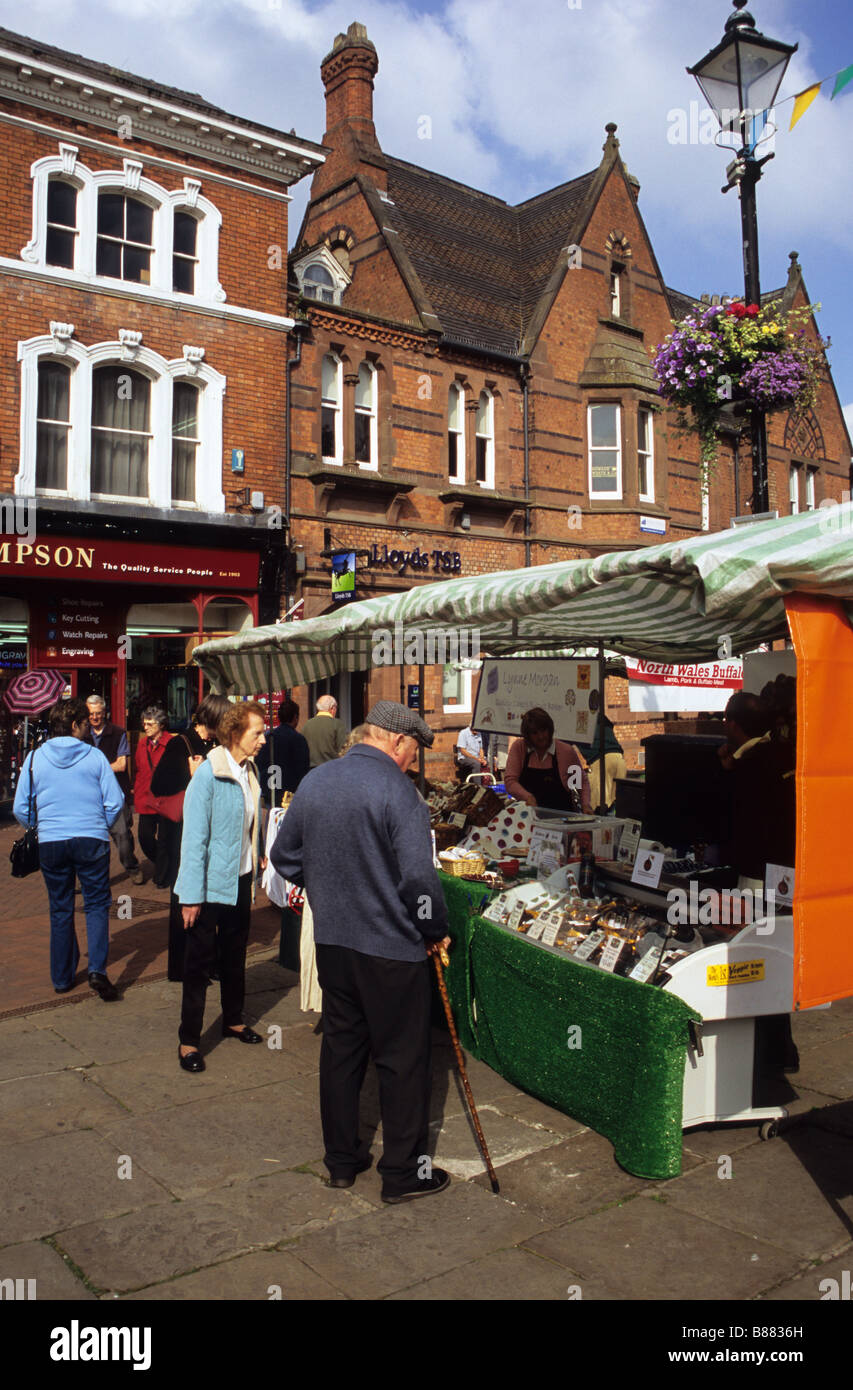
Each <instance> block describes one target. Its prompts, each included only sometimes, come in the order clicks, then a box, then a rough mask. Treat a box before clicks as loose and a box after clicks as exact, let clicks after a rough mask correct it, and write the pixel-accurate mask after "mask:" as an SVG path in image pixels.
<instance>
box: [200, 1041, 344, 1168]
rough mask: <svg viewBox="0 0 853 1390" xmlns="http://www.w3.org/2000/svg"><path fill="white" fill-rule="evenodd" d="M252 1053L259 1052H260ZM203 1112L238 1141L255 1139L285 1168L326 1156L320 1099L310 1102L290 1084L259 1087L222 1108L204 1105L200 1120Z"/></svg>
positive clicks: (214, 1104)
mask: <svg viewBox="0 0 853 1390" xmlns="http://www.w3.org/2000/svg"><path fill="white" fill-rule="evenodd" d="M249 1050H250V1049H248V1048H247V1049H246V1051H249ZM251 1050H252V1051H258V1052H259V1051H260V1048H256V1049H251ZM202 1112H205V1113H209V1114H210V1115H212V1116H217V1117H218V1122H219V1123H220V1124H221V1125H222V1127H223V1128H224V1129H228V1130H230V1131H231V1132H232V1133H233V1134H234V1135H235V1136H236V1137H237V1138H238V1139H245V1138H248V1137H250V1136H251V1138H252V1141H253V1142H257V1143H258V1144H259V1145H261V1146H262V1147H263V1152H264V1154H265V1155H266V1156H267V1157H268V1158H275V1159H276V1160H277V1161H278V1162H279V1163H280V1164H281V1166H282V1167H284V1168H290V1167H294V1166H295V1165H296V1164H300V1163H307V1162H308V1161H310V1160H311V1159H314V1158H318V1157H322V1154H323V1152H324V1144H323V1134H322V1130H321V1126H320V1106H319V1104H318V1102H317V1100H316V1098H315V1099H314V1100H313V1101H308V1100H306V1099H305V1098H304V1097H303V1096H302V1095H301V1094H300V1093H299V1092H298V1091H295V1090H294V1089H293V1087H292V1086H291V1085H290V1084H289V1083H288V1082H287V1081H276V1082H273V1083H271V1084H270V1085H267V1086H258V1087H255V1088H253V1089H252V1090H251V1091H245V1092H244V1093H242V1094H240V1095H234V1096H230V1097H229V1098H228V1100H227V1102H224V1103H222V1104H219V1103H218V1102H216V1101H211V1102H210V1103H209V1104H208V1103H203V1104H202V1105H201V1106H199V1107H198V1110H197V1114H198V1116H199V1118H201V1117H202Z"/></svg>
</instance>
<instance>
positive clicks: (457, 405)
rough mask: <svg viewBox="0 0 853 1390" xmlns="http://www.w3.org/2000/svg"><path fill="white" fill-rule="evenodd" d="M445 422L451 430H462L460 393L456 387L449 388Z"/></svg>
mask: <svg viewBox="0 0 853 1390" xmlns="http://www.w3.org/2000/svg"><path fill="white" fill-rule="evenodd" d="M447 420H448V424H449V426H450V428H451V429H452V430H457V431H458V430H461V429H462V392H461V391H460V389H459V387H458V386H451V388H450V402H449V405H448V409H447Z"/></svg>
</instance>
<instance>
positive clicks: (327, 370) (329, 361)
mask: <svg viewBox="0 0 853 1390" xmlns="http://www.w3.org/2000/svg"><path fill="white" fill-rule="evenodd" d="M322 376H323V384H322V392H323V398H322V406H321V421H320V433H321V437H322V442H321V446H320V447H321V451H322V454H323V458H324V459H325V460H326V462H327V463H341V462H342V461H343V447H342V434H341V364H340V362H339V361H338V359H337V358H336V357H324V358H323V372H322Z"/></svg>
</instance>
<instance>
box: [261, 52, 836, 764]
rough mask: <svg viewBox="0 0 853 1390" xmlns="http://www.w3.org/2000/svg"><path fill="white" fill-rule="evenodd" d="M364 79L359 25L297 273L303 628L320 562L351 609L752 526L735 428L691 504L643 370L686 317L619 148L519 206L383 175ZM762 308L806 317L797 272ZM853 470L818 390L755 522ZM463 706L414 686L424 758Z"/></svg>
mask: <svg viewBox="0 0 853 1390" xmlns="http://www.w3.org/2000/svg"><path fill="white" fill-rule="evenodd" d="M377 70H378V57H377V53H376V50H375V48H374V46H373V44H372V43H371V41H370V40H369V38H368V37H367V33H366V31H365V29H364V28H363V26H361V25H357V24H354V25H351V26H350V28H349V30H348V31H347V34H346V35H339V36H338V38H337V39H336V40H335V44H334V47H333V49H332V51H331V53H330V54H329V55H328V56H327V57H326V59H325V60H324V62H323V64H322V68H321V75H322V80H323V83H324V87H325V91H326V132H325V134H324V136H323V145H324V148H325V150H326V159H325V161H324V163H323V164H322V166H320V167H319V168H318V169H317V171H316V173H315V174H314V177H313V182H312V186H311V199H310V203H309V206H308V209H307V212H306V215H305V218H304V221H303V224H302V227H301V229H300V232H299V236H298V240H297V243H296V246H295V249H294V252H293V254H292V256H291V288H292V293H293V295H294V298H293V301H292V312H293V315H294V317H295V318H296V319H297V330H298V336H299V339H300V343H299V347H298V348H297V350H296V354H297V355H298V360H297V361H293V362H292V364H291V367H292V395H291V422H292V428H291V437H290V454H289V477H288V493H289V497H290V504H291V505H290V508H289V514H290V518H291V534H292V540H293V543H294V545H295V546H296V548H297V554H299V555H301V556H303V557H304V559H302V560H301V561H300V568H303V567H304V573H303V578H302V581H301V585H300V593H301V596H302V597H303V599H304V609H303V611H304V616H305V617H310V616H313V615H315V614H316V613H319V612H322V611H325V610H327V609H329V608H330V607H331V592H330V578H331V567H330V552H331V551H338V550H340V551H351V550H355V551H359V552H361V555H360V558H359V561H358V570H357V594H358V597H362V598H364V597H370V596H372V595H374V594H379V593H382V592H387V591H396V590H400V589H403V588H406V587H408V586H409V585H419V584H423V583H424V582H426V581H429V580H434V579H436V578H440V577H442V576H444V575H451V574H460V573H461V574H470V573H481V572H485V571H491V570H495V571H496V570H508V569H513V568H517V567H519V566H522V565H526V564H534V565H535V564H541V563H545V562H548V561H556V560H562V559H570V558H574V557H579V556H588V555H596V554H599V553H601V552H603V551H611V550H615V549H621V548H633V547H637V546H641V545H646V544H648V545H652V544H657V543H659V542H660V541H661V539H664V538H665V539H670V540H674V539H677V538H679V537H688V536H690V535H693V534H695V533H697V532H699V531H701V530H703V529H706V530H707V529H712V530H713V529H720V528H723V527H726V526H728V525H729V522H730V518H731V517H732V516H734V515H736V514H743V513H745V512H747V511H748V509H749V498H750V494H751V491H752V485H751V459H750V455H749V436H748V431H745V432H744V434H743V436H742V437H739V436H738V430H739V428H740V422H738V421H734V420H733V421H732V429H731V433H730V434H729V435H728V436H726V437H725V438H724V440H723V442H722V447H721V453H720V460H719V465H718V467H717V470H716V472H715V474H714V476H713V479H712V482H711V486H710V491H709V493H708V494H707V495H706V496H705V497H704V498H703V493H702V488H701V485H700V471H699V452H698V445H697V442H696V440H695V438H694V437H693V436H692V435H686V434H683V433H679V432H678V431H677V430H675V428H674V425H673V420H672V418H671V416H670V415H669V414H667V413H666V412H663V411H661V410H660V404H661V402H660V398H659V396H658V393H657V387H656V382H655V378H654V374H653V371H652V368H651V365H650V350H651V349H652V348H654V346H655V345H656V344H658V343H659V342H660V341H662V339H663V338H664V337H665V336H666V335H667V333H668V332H669V331H670V329H671V321H672V319H673V318H678V317H680V316H682V314H683V312H684V311H685V310H686V309H687V308H691V307H693V306H694V305H695V304H696V301H695V300H692V299H690V298H689V297H688V296H684V295H682V294H679V293H678V292H676V291H674V290H672V289H670V288H668V287H667V285H666V282H665V280H664V277H663V275H662V272H661V269H660V267H659V265H658V263H657V260H656V258H655V253H654V249H653V247H652V245H651V242H650V240H649V235H648V232H647V230H646V227H645V225H644V222H643V218H642V213H641V209H640V205H639V193H640V188H639V183H638V181H637V179H636V178H634V177H633V176H632V175H631V174H629V172H628V170H627V169H626V166H625V164H624V162H623V160H622V158H621V155H620V149H619V141H618V140H617V138H616V127H615V126H613V125H608V126H607V128H606V140H605V143H604V147H603V156H602V159H601V162H600V164H599V166H598V168H596V169H593V170H590V171H589V172H588V173H585V174H582V175H581V176H580V177H578V178H575V179H572V180H570V181H569V182H567V183H565V184H562V185H560V186H559V187H557V188H554V189H551V190H549V191H548V192H546V193H543V194H541V195H539V196H538V197H535V198H532V199H529V200H527V201H526V202H524V203H521V204H519V205H518V206H516V207H512V206H510V205H509V204H507V203H505V202H503V201H502V200H501V199H499V198H496V197H493V196H491V195H489V194H486V193H482V192H479V191H478V190H476V189H474V188H470V187H467V186H465V185H463V184H460V183H458V182H455V181H454V180H452V179H447V178H444V177H442V176H441V175H439V174H436V173H432V172H430V171H428V170H426V169H422V168H418V167H416V166H415V165H412V164H409V163H406V162H404V161H402V160H399V159H395V158H393V157H392V156H391V155H389V154H386V153H385V152H384V150H383V149H382V147H381V145H380V141H379V138H378V137H377V133H376V130H375V127H374V123H373V80H374V78H375V76H376V73H377ZM713 278H714V268H713V267H712V266H711V267H709V268H708V280H709V281H712V280H713ZM775 295H776V297H779V298H780V299H784V302H785V304H786V305H787V304H789V303H797V304H799V303H805V302H807V295H806V290H805V285H804V283H803V280H802V275H801V272H800V267H799V263H798V261H797V258H796V256H793V257H792V260H791V267H790V273H789V276H788V281H787V285H786V286H785V288H784V289H783V290H779V291H776V292H775ZM850 452H851V448H850V439H849V436H848V434H847V431H846V428H845V425H844V420H843V416H842V413H841V409H840V406H839V403H838V399H837V396H836V394H835V390H834V387H833V384H832V381H831V378H830V377H829V376H828V375H827V378H826V380H825V382H824V384H823V386H822V388H821V393H820V401H819V406H818V408H817V409H816V411H815V412H814V413H813V414H812V415H811V416H810V417H809V419H808V420H807V421H806V422H805V423H804V424H802V425H800V426H797V425H796V424H795V423H794V422H793V421H791V420H789V419H788V418H786V417H785V416H780V415H775V416H772V417H771V419H770V420H769V456H770V465H769V467H770V505H771V507H772V508H775V509H778V511H779V512H780V513H786V512H788V511H789V510H790V509H791V506H792V505H796V506H797V507H800V508H802V507H806V506H814V505H816V504H817V503H819V502H820V500H821V499H822V498H823V497H839V496H840V495H841V492H842V490H843V489H844V488H846V487H847V486H848V485H849V476H850V474H849V464H850ZM416 679H417V671H416V670H411V669H410V670H409V671H408V672H404V673H401V672H400V671H399V670H387V671H384V670H382V671H375V672H374V673H373V674H372V675H371V676H370V679H369V689H368V690H367V691H365V689H364V683H363V682H362V681H361V679H360V678H359V679H358V680H355V679H353V680H352V681H350V680H349V678H341V681H340V683H339V688H340V692H341V703H342V708H343V713H344V714H345V716H346V717H348V718H350V719H352V721H353V722H355V721H356V720H357V719H358V718H359V717H360V716H361V714H362V713H363V710H364V708H365V703H366V702H369V701H370V700H372V699H374V698H376V697H378V696H380V695H385V696H394V697H396V698H399V694H400V691H401V689H402V688H403V687H404V686H405V685H406V684H408V683H410V682H413V681H415V680H416ZM469 684H470V682H468V681H467V680H466V678H465V676H464V675H461V674H459V673H453V672H450V673H449V676H448V679H447V681H446V683H445V689H444V692H443V693H442V686H441V680H440V673H436V672H435V671H433V672H432V673H431V675H430V678H429V679H428V681H427V684H426V711H427V717H428V718H429V720H430V721H431V723H433V724H434V725H435V726H437V727H439V728H445V729H447V730H448V734H449V736H448V737H447V738H445V739H443V740H441V741H440V742H441V743H442V748H443V749H444V753H443V754H441V755H438V756H439V757H443V756H446V751H447V748H448V747H449V745H450V744H451V742H452V735H450V731H452V730H455V729H458V728H460V727H461V726H462V725H463V724H465V723H466V722H468V721H467V719H466V717H465V715H466V711H467V709H469V708H470V704H469V703H468V700H467V689H468V687H469ZM316 693H317V692H316V691H311V692H307V694H308V696H309V698H310V699H311V700H313V698H314V696H315V695H316ZM305 694H306V692H303V701H304V697H305ZM638 718H639V717H638ZM630 732H631V731H630V730H629V731H628V733H629V734H630ZM637 732H639V729H638V730H637ZM629 741H630V742H631V743H632V744H633V748H629V749H628V751H629V753H630V752H631V751H635V746H636V745H635V740H629ZM435 757H436V755H434V758H435Z"/></svg>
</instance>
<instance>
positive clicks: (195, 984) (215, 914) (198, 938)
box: [178, 873, 252, 1047]
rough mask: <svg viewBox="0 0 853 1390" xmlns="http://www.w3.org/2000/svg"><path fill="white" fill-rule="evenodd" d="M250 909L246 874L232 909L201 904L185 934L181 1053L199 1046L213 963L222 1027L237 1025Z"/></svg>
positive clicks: (243, 989)
mask: <svg viewBox="0 0 853 1390" xmlns="http://www.w3.org/2000/svg"><path fill="white" fill-rule="evenodd" d="M251 909H252V875H251V873H248V874H243V875H242V876H241V878H240V880H239V884H238V888H237V901H236V903H235V904H234V905H233V906H231V905H230V904H228V903H203V904H202V909H201V912H200V913H199V915H198V918H197V919H196V923H195V926H192V927H190V928H189V930H188V931H187V932H186V933H185V937H186V940H185V948H186V949H185V955H184V994H183V1001H182V1004H181V1026H180V1029H179V1031H178V1037H179V1038H180V1040H181V1042H182V1043H184V1044H185V1045H186V1046H187V1047H198V1046H199V1045H200V1042H201V1030H202V1026H203V1024H204V1001H205V996H206V995H207V986H208V984H209V983H210V975H211V971H213V970H215V969H216V968H217V961H218V966H219V994H220V998H221V1000H222V1026H223V1028H239V1027H240V1025H241V1023H242V1022H243V1000H244V998H245V994H246V946H247V944H248V941H249V921H250V914H251ZM217 947H218V955H217Z"/></svg>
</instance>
